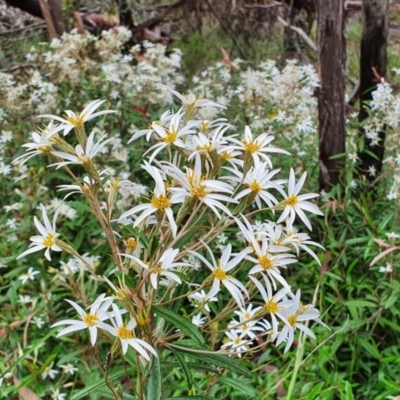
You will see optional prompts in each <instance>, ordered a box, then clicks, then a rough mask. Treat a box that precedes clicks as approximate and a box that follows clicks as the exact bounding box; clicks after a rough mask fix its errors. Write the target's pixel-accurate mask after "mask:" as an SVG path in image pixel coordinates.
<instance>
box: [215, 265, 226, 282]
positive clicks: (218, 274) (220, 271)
mask: <svg viewBox="0 0 400 400" xmlns="http://www.w3.org/2000/svg"><path fill="white" fill-rule="evenodd" d="M213 275H214V276H215V277H216V278H217V279H219V280H220V281H222V280H224V279H225V278H226V271H224V270H223V269H221V268H220V267H218V268H215V269H214V271H213Z"/></svg>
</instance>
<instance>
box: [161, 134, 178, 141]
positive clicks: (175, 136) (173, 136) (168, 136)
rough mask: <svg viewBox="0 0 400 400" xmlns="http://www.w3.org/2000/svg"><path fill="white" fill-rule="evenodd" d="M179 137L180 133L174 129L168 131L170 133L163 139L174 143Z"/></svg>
mask: <svg viewBox="0 0 400 400" xmlns="http://www.w3.org/2000/svg"><path fill="white" fill-rule="evenodd" d="M177 137H178V134H177V133H176V132H174V131H172V132H168V133H167V134H166V136H165V137H164V138H163V141H164V142H165V143H167V144H171V143H174V142H175V140H176V138H177Z"/></svg>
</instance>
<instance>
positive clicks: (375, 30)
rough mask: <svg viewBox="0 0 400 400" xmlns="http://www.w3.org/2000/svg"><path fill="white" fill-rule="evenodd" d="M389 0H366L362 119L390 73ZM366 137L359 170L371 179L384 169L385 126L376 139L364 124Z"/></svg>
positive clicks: (366, 116) (361, 93)
mask: <svg viewBox="0 0 400 400" xmlns="http://www.w3.org/2000/svg"><path fill="white" fill-rule="evenodd" d="M388 11H389V0H364V2H363V34H362V40H361V59H360V113H359V117H358V118H359V121H360V122H362V121H364V120H365V119H367V118H368V115H369V113H368V111H369V110H368V105H366V104H365V102H366V101H369V100H372V95H371V93H372V91H373V90H375V89H376V85H377V83H379V82H380V81H381V78H385V77H386V67H387V39H388V27H389V12H388ZM360 135H361V137H364V150H368V151H369V152H370V153H372V154H374V155H375V157H376V158H375V157H373V156H372V155H371V154H367V153H366V152H365V151H364V152H361V153H360V154H359V155H358V156H359V158H360V160H361V163H360V165H359V169H358V174H359V176H360V178H365V179H367V180H369V181H373V180H375V179H376V176H377V175H379V173H380V172H381V170H382V161H383V154H384V150H385V147H384V145H385V128H383V129H382V131H381V132H378V133H377V138H376V139H375V140H372V139H368V138H367V137H365V131H364V129H362V128H360Z"/></svg>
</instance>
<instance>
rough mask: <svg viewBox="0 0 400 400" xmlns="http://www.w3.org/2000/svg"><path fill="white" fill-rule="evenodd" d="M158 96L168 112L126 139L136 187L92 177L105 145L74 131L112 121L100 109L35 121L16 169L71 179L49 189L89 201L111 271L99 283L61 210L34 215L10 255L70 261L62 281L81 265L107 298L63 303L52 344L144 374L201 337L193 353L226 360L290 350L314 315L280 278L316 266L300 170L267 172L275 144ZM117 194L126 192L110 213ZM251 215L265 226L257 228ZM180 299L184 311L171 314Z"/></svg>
mask: <svg viewBox="0 0 400 400" xmlns="http://www.w3.org/2000/svg"><path fill="white" fill-rule="evenodd" d="M161 89H162V91H163V93H164V96H165V97H166V99H169V100H168V101H170V100H171V99H174V100H175V101H176V102H177V103H178V104H179V106H178V107H176V109H170V110H168V111H166V112H164V113H163V114H162V115H161V116H160V118H159V119H158V120H155V121H153V122H152V123H150V124H149V125H148V126H147V127H146V128H145V129H142V130H139V131H136V132H134V133H133V135H132V137H131V138H130V139H129V140H128V143H129V144H128V148H129V146H131V147H136V148H143V149H144V150H143V156H142V160H141V167H142V173H143V174H145V175H146V176H147V177H148V178H147V179H148V180H147V186H148V187H147V188H144V187H143V186H142V183H141V182H139V181H134V180H130V179H133V177H132V175H131V176H127V177H126V179H123V180H120V179H119V178H118V177H116V176H115V172H114V171H113V170H112V169H110V168H106V169H101V167H100V166H101V165H102V164H101V162H99V161H100V159H101V155H102V152H103V151H104V149H106V148H108V147H110V146H112V140H113V139H112V138H109V137H107V136H106V135H103V134H99V132H98V131H97V130H93V131H92V132H90V133H89V134H88V133H87V132H86V128H85V126H86V124H87V122H88V121H90V120H92V119H95V118H97V117H100V116H104V115H107V116H108V115H109V114H113V113H114V112H115V111H114V110H103V109H102V106H103V104H104V101H100V100H95V101H93V102H91V103H90V104H88V105H87V106H86V107H85V108H84V110H83V111H81V112H73V111H70V110H68V111H66V112H65V116H64V117H59V116H57V115H51V114H45V115H41V116H40V117H41V118H42V119H44V120H47V121H48V126H47V128H46V129H45V130H43V131H42V133H41V134H39V133H37V134H36V135H35V136H34V141H33V142H32V143H27V144H26V145H25V147H26V149H27V151H26V153H24V154H22V155H20V156H19V157H18V158H17V159H16V160H15V163H16V164H21V163H22V164H24V163H29V162H30V160H31V159H32V158H36V157H38V156H46V157H47V159H48V160H49V161H48V168H51V169H55V170H61V171H65V172H67V173H68V176H69V177H70V178H71V179H72V182H71V184H70V185H65V184H64V185H60V189H61V190H62V191H63V192H64V193H65V195H66V196H67V197H73V198H76V199H78V200H79V199H80V200H85V201H86V202H87V204H88V206H89V207H90V209H91V211H92V213H93V214H94V216H95V217H96V219H97V220H98V223H99V225H100V227H101V228H102V231H103V236H104V237H105V238H106V240H107V242H108V245H109V254H110V258H109V259H110V260H111V265H112V268H111V270H108V272H109V273H108V275H99V274H98V273H97V272H96V271H97V269H96V268H95V267H94V266H93V264H91V263H90V262H88V260H87V258H85V257H84V256H82V255H80V254H79V253H78V252H77V251H76V250H75V249H74V248H73V246H71V245H70V244H68V243H67V241H66V240H65V238H63V235H62V229H61V230H59V229H58V228H59V227H58V224H57V220H58V216H59V215H60V212H61V208H58V209H57V210H56V211H55V212H54V215H53V218H52V221H50V218H49V215H48V213H49V212H50V208H48V209H46V208H43V210H42V218H41V220H39V219H38V218H36V217H35V220H34V223H35V226H36V228H37V230H38V232H39V234H38V235H35V236H32V237H31V239H30V240H31V245H30V247H29V248H28V249H26V250H25V251H23V252H22V253H21V254H20V255H19V257H18V259H20V258H22V257H25V256H28V255H29V254H31V253H34V252H42V251H44V255H45V257H46V258H47V259H48V260H51V257H52V256H53V255H54V256H56V257H58V256H57V254H58V255H60V254H61V255H63V254H65V253H67V254H68V255H69V257H71V256H72V259H71V258H69V259H68V260H66V261H65V263H64V264H62V267H61V268H62V269H63V270H64V279H70V280H73V279H74V277H75V276H76V273H77V270H78V264H77V263H78V262H79V263H80V264H79V269H80V271H81V274H82V273H84V274H89V275H90V276H92V277H93V278H94V280H96V281H98V282H103V284H104V285H106V287H107V288H108V291H107V292H104V293H102V294H100V296H98V297H97V299H95V300H94V302H93V303H92V304H91V305H90V306H89V308H88V309H86V310H85V309H84V308H83V307H82V305H80V304H79V301H75V300H77V299H76V298H75V299H66V302H67V303H68V305H69V306H71V307H72V308H73V309H74V310H75V312H76V313H77V315H78V318H76V319H65V320H60V321H57V322H55V323H54V324H53V327H58V326H62V327H63V328H62V329H61V330H60V331H59V332H58V336H64V335H68V334H71V333H73V332H76V331H81V330H87V331H88V334H89V337H90V343H91V344H92V345H97V343H98V342H99V340H101V341H104V340H106V341H108V342H112V343H114V344H113V345H112V347H111V348H110V357H111V358H110V359H111V360H113V359H115V358H117V357H118V356H120V355H121V356H123V355H125V354H126V353H127V351H128V349H129V348H131V349H132V350H131V351H134V352H135V354H136V356H137V357H138V360H140V361H141V362H142V363H144V364H146V363H149V362H151V361H152V358H156V357H160V356H161V352H162V350H163V349H172V350H174V349H178V348H179V346H177V341H179V340H180V339H182V338H184V337H185V336H189V337H191V336H192V335H195V337H196V338H197V339H198V340H200V339H199V336H198V335H200V337H202V338H203V337H204V339H201V342H202V344H203V345H204V346H205V350H207V351H214V352H217V353H221V354H229V355H231V356H237V357H250V356H251V354H253V353H254V352H255V351H258V350H262V349H265V348H266V347H267V346H270V345H271V344H272V343H273V344H274V345H277V346H280V345H281V344H282V343H283V346H284V350H285V351H288V350H289V348H290V347H291V345H292V343H293V341H294V339H295V335H296V333H297V332H298V331H302V332H304V333H305V334H306V335H308V336H310V337H312V338H315V336H314V333H313V332H312V330H311V329H310V327H309V323H311V322H312V321H315V322H317V323H320V324H322V322H321V320H320V313H319V311H318V310H317V309H316V308H315V307H314V306H313V305H312V304H307V303H303V301H302V300H301V297H300V290H296V291H293V290H292V288H291V282H290V279H289V277H290V270H292V269H295V268H298V267H296V265H297V262H298V259H299V256H300V254H301V253H302V252H303V250H304V252H305V253H307V254H309V255H310V256H311V257H312V258H313V259H314V262H315V263H318V264H319V263H320V260H319V257H318V255H317V254H316V253H315V250H316V249H318V248H321V246H320V245H319V244H318V243H315V242H313V241H312V240H311V238H310V236H309V234H308V233H307V231H305V232H300V231H298V230H297V228H296V226H297V225H296V223H301V224H302V225H304V226H305V227H306V228H307V230H309V231H311V230H312V222H311V220H310V219H309V217H310V215H313V214H314V215H323V214H322V212H321V211H320V210H319V208H318V206H317V204H316V203H315V200H316V198H317V197H318V194H315V193H307V192H305V191H304V184H305V181H306V176H307V174H306V172H304V173H303V174H302V175H301V176H300V177H299V178H297V177H296V173H295V171H294V170H293V169H290V171H286V172H284V171H281V170H280V169H274V167H273V159H274V157H275V156H276V155H278V156H279V157H283V156H285V157H286V156H288V152H287V151H285V150H282V149H280V148H278V147H276V146H274V143H273V142H274V137H273V136H272V135H271V134H269V133H268V132H264V133H257V130H256V129H252V128H251V127H250V126H246V127H244V128H243V133H242V134H240V133H233V134H232V130H233V129H232V126H231V124H230V123H229V122H228V121H227V120H226V119H224V118H217V119H210V120H208V119H203V118H202V117H201V113H200V110H201V109H203V108H210V109H211V108H215V109H217V110H219V111H220V110H223V109H224V106H223V105H221V104H219V103H217V102H214V101H211V100H207V99H204V98H201V97H199V96H197V95H195V94H194V93H188V94H181V93H178V92H177V91H175V90H174V89H171V88H170V87H169V86H166V85H162V87H161ZM71 139H74V140H71ZM74 141H75V145H74V146H73V145H72V143H73V142H74ZM124 191H129V192H130V193H132V192H134V193H135V196H131V197H130V199H131V200H130V204H129V205H128V204H126V203H122V204H120V207H117V206H116V204H117V202H118V201H120V200H121V198H122V199H123V197H124V194H123V193H124ZM254 215H257V216H261V217H262V218H263V222H262V224H259V225H258V226H256V229H254V225H253V217H254ZM127 228H128V232H129V233H128V234H127V233H126V229H127ZM123 232H125V233H123ZM238 232H239V233H240V235H241V237H242V238H243V239H244V240H243V241H239V240H238V239H237V237H238V235H237V233H238ZM71 260H76V261H71ZM100 262H102V263H104V262H105V261H104V260H102V261H100ZM107 262H109V261H108V260H107ZM33 272H34V271H31V274H32V273H33ZM24 279H26V280H28V279H34V277H32V278H29V277H24ZM185 299H186V305H184V306H178V308H176V310H175V311H171V305H174V304H182V303H181V301H182V300H185ZM85 305H87V304H85ZM179 307H184V309H185V311H184V313H183V314H181V313H180V312H179ZM171 315H173V316H172V317H171ZM163 320H164V322H162V321H163ZM171 324H172V326H171ZM193 332H197V333H196V334H194V333H193ZM211 337H212V338H213V339H212V340H211ZM216 338H218V340H217V339H216ZM110 359H108V361H107V363H108V362H109V360H110ZM107 363H106V364H107ZM108 367H109V366H108V364H107V366H106V367H104V369H107V368H108Z"/></svg>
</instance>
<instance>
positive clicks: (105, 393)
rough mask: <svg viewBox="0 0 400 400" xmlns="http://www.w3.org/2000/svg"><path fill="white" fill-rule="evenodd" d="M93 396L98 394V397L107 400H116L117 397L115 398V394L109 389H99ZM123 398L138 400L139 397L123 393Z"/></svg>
mask: <svg viewBox="0 0 400 400" xmlns="http://www.w3.org/2000/svg"><path fill="white" fill-rule="evenodd" d="M93 394H96V395H97V396H99V397H100V399H104V398H107V399H114V400H115V396H114V394H113V392H112V391H111V389H110V388H108V387H103V388H98V389H96V390H95V391H94V392H93ZM122 398H123V399H124V400H137V397H135V396H132V395H131V394H129V393H122Z"/></svg>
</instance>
